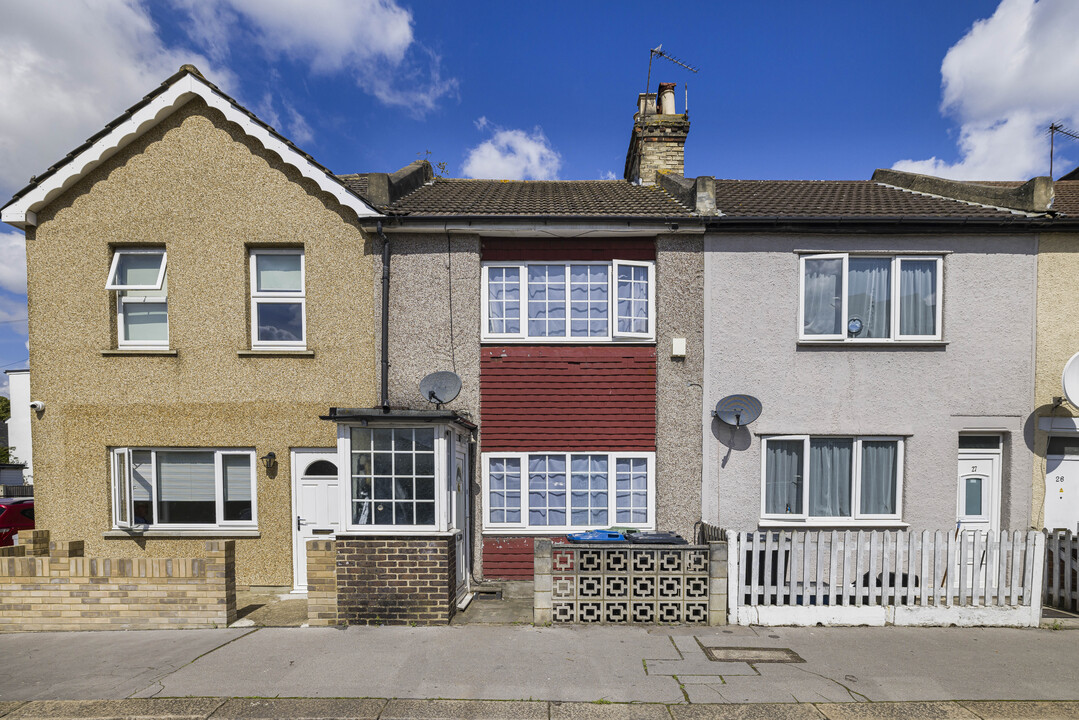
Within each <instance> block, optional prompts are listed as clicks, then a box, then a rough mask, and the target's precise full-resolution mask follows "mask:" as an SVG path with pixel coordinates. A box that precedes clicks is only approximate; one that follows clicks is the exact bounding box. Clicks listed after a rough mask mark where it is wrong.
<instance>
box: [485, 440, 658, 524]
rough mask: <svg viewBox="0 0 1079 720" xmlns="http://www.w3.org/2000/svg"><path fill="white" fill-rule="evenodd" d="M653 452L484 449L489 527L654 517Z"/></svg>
mask: <svg viewBox="0 0 1079 720" xmlns="http://www.w3.org/2000/svg"><path fill="white" fill-rule="evenodd" d="M654 464H655V458H654V455H653V454H652V453H607V452H604V453H589V452H584V453H573V452H569V453H566V452H561V453H551V452H536V453H488V454H485V456H484V467H483V473H484V478H483V480H484V497H485V498H486V499H487V512H486V513H485V515H484V525H485V527H486V529H488V530H496V531H497V530H499V529H503V528H504V529H507V530H509V529H511V528H517V529H520V530H526V531H527V530H534V531H542V532H562V531H573V530H581V529H588V528H595V527H609V526H611V525H625V526H629V527H641V528H649V527H652V526H653V525H654V523H655V489H654Z"/></svg>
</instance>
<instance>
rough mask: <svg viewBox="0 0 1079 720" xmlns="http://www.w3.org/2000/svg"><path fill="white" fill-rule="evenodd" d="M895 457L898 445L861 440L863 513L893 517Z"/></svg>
mask: <svg viewBox="0 0 1079 720" xmlns="http://www.w3.org/2000/svg"><path fill="white" fill-rule="evenodd" d="M897 458H898V443H897V442H895V441H894V440H863V441H862V499H861V503H860V505H861V512H862V513H864V514H866V515H894V514H895V510H896V504H895V491H896V484H897V483H896V477H897V475H898V467H897V466H896V461H897Z"/></svg>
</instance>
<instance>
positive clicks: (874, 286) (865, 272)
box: [807, 257, 892, 338]
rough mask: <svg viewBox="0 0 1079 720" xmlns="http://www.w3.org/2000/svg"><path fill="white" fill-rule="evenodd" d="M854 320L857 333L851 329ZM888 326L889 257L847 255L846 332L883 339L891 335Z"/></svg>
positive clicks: (860, 336) (890, 305)
mask: <svg viewBox="0 0 1079 720" xmlns="http://www.w3.org/2000/svg"><path fill="white" fill-rule="evenodd" d="M807 262H808V261H807ZM855 321H857V325H860V327H861V329H860V330H859V331H858V332H852V331H851V326H852V325H853V324H855ZM891 325H892V261H891V259H890V258H859V257H852V258H850V259H849V260H848V261H847V335H848V336H850V337H856V338H886V337H890V335H891Z"/></svg>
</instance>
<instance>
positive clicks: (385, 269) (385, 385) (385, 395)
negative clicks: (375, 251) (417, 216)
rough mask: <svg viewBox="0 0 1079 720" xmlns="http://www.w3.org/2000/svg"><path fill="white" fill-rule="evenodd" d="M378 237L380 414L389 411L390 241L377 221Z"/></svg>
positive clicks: (380, 223)
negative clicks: (380, 245) (380, 358)
mask: <svg viewBox="0 0 1079 720" xmlns="http://www.w3.org/2000/svg"><path fill="white" fill-rule="evenodd" d="M376 229H377V231H378V236H379V237H380V238H382V392H381V398H380V399H379V404H380V405H381V406H382V412H384V413H388V412H389V411H390V241H389V238H387V237H386V235H385V233H383V232H382V221H381V220H379V221H378V226H377V228H376Z"/></svg>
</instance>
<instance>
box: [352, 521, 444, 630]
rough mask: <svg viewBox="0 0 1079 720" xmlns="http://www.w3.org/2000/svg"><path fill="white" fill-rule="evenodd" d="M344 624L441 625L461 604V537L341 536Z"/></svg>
mask: <svg viewBox="0 0 1079 720" xmlns="http://www.w3.org/2000/svg"><path fill="white" fill-rule="evenodd" d="M336 544H337V619H338V624H341V625H381V624H385V625H404V624H406V623H417V624H420V625H438V624H443V623H447V622H449V620H450V618H451V617H452V616H453V613H454V611H455V610H456V608H457V605H456V599H457V598H456V592H457V587H456V586H457V555H456V538H455V537H453V536H450V537H427V536H419V535H417V536H408V537H357V536H348V535H339V536H337V540H336Z"/></svg>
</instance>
